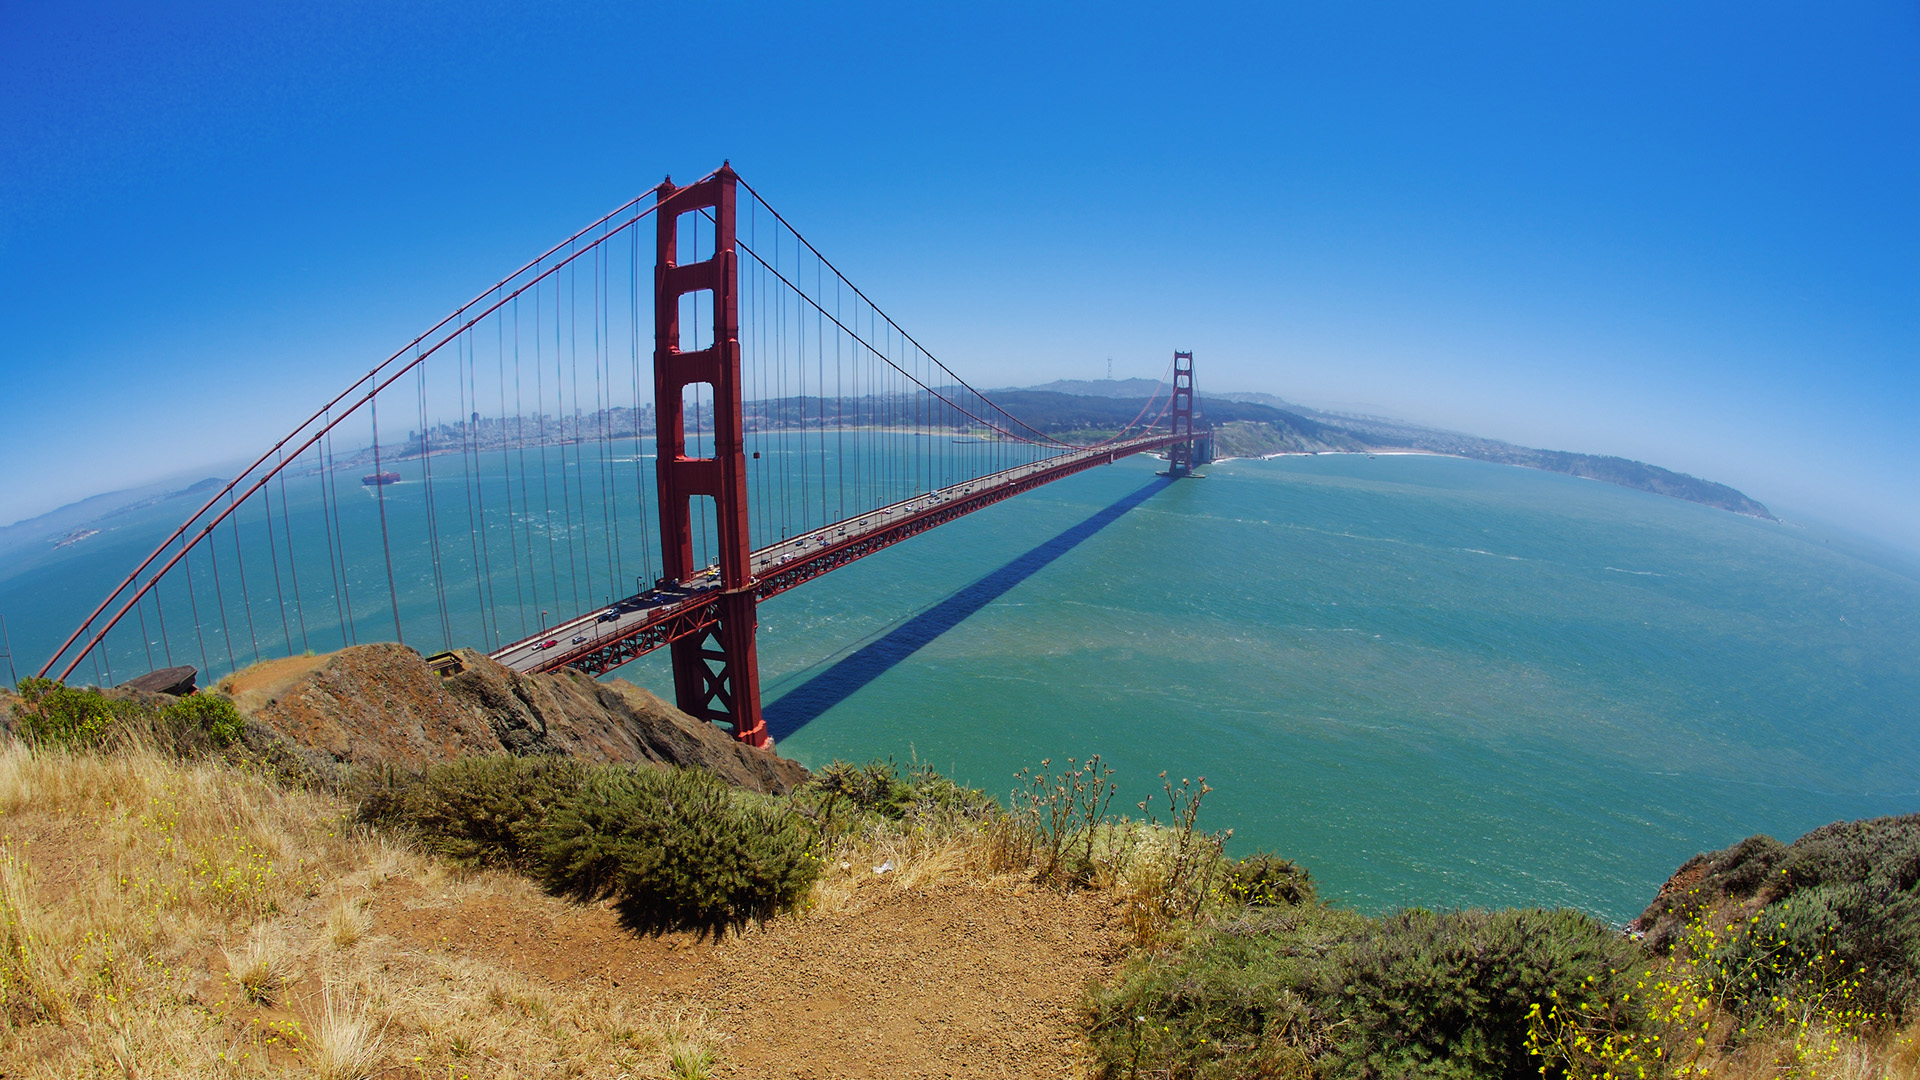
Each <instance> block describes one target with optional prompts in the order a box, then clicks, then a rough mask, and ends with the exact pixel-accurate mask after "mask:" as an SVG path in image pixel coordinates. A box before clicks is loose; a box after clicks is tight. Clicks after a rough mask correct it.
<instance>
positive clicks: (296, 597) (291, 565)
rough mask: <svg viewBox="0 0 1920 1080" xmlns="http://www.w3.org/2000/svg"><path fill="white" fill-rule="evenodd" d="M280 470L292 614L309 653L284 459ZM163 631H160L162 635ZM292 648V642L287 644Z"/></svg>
mask: <svg viewBox="0 0 1920 1080" xmlns="http://www.w3.org/2000/svg"><path fill="white" fill-rule="evenodd" d="M278 460H279V464H280V468H279V469H278V470H276V471H277V472H278V473H279V480H280V531H281V535H282V537H283V538H284V539H285V540H286V542H287V574H288V576H289V577H291V578H292V580H293V613H294V615H295V617H297V618H298V619H299V620H300V650H301V651H302V652H311V651H312V650H313V644H312V643H311V642H310V641H308V640H307V606H306V604H305V602H303V601H302V600H301V599H300V560H299V559H297V558H295V557H294V554H293V511H292V509H290V508H289V507H288V505H287V469H286V457H285V456H284V455H281V456H280V457H279V459H278ZM164 632H165V631H162V633H164ZM287 644H288V647H289V648H291V647H292V644H293V643H292V642H288V643H287Z"/></svg>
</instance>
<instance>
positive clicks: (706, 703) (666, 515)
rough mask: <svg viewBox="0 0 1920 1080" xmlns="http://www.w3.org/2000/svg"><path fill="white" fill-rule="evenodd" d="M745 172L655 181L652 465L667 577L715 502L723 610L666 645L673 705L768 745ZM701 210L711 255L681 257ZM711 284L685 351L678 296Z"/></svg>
mask: <svg viewBox="0 0 1920 1080" xmlns="http://www.w3.org/2000/svg"><path fill="white" fill-rule="evenodd" d="M737 183H738V177H737V176H736V175H735V174H734V171H733V170H732V168H730V167H727V166H724V165H723V166H721V168H720V171H719V172H717V173H715V174H714V175H713V176H712V177H710V178H708V179H706V180H702V181H700V182H699V183H697V184H693V185H690V186H688V187H683V188H676V187H674V186H673V181H672V180H667V181H665V182H663V183H662V184H661V185H660V186H659V187H658V188H657V189H655V197H656V198H657V200H658V205H659V209H658V210H656V211H655V213H654V221H655V222H656V223H657V226H658V229H659V247H658V252H657V260H656V262H655V264H654V308H653V310H654V353H653V389H654V398H653V401H654V416H655V418H656V421H657V429H656V438H657V443H656V453H657V460H656V470H657V475H658V476H659V492H660V540H661V549H662V551H663V553H664V560H665V563H664V567H663V568H664V569H665V571H666V576H667V578H668V579H669V580H672V581H685V580H686V579H688V578H690V577H692V576H693V575H694V574H695V573H696V572H697V571H698V570H699V569H700V568H699V567H696V566H694V565H693V513H694V507H693V499H694V497H695V496H705V497H707V498H711V499H712V500H713V502H714V517H715V521H716V525H717V532H718V534H719V535H718V539H719V542H720V595H719V598H718V599H717V601H715V606H716V607H717V609H718V610H717V614H718V616H719V617H718V619H716V620H714V621H712V622H710V623H707V624H706V625H705V626H703V627H702V628H701V629H700V630H699V631H698V632H696V633H694V634H690V635H688V636H686V637H682V638H679V639H677V640H675V641H674V642H673V644H672V645H671V646H670V647H671V649H672V655H673V687H674V698H675V703H676V704H678V705H679V706H680V709H681V711H683V712H686V713H689V714H691V715H693V716H697V717H700V718H702V719H706V720H713V721H718V722H720V723H724V724H727V725H729V726H730V727H732V728H733V733H734V737H735V738H738V739H739V740H740V741H742V742H745V743H749V744H751V745H753V746H765V745H767V743H768V742H769V740H768V738H767V726H766V721H765V720H764V719H763V718H762V717H761V715H760V667H759V660H758V657H757V654H756V650H755V648H754V631H755V628H756V627H757V625H758V616H757V614H756V612H755V597H754V587H753V562H752V545H751V543H750V542H749V539H748V534H747V466H746V453H745V440H744V427H745V425H744V422H743V420H742V417H741V407H740V390H741V387H740V304H739V293H740V289H739V286H740V263H739V256H738V253H737V252H736V251H735V249H734V197H735V189H736V185H737ZM701 211H705V212H706V213H707V216H709V217H710V218H711V219H712V221H713V226H714V228H713V237H714V245H713V249H714V250H713V257H712V258H710V259H706V260H703V261H701V262H696V263H689V264H687V265H685V266H682V265H680V262H679V225H680V217H681V215H683V214H693V213H699V212H701ZM699 292H709V293H711V294H712V298H713V344H711V345H710V346H708V347H707V348H704V349H697V350H694V351H692V352H682V351H681V350H680V298H681V297H682V296H685V295H687V294H689V293H699ZM700 383H705V384H707V385H708V386H710V387H712V390H713V456H712V457H709V458H695V457H688V456H687V429H686V422H687V417H686V409H685V405H684V391H685V389H686V387H688V386H690V385H696V384H700Z"/></svg>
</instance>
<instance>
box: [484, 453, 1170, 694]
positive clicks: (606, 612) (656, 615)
mask: <svg viewBox="0 0 1920 1080" xmlns="http://www.w3.org/2000/svg"><path fill="white" fill-rule="evenodd" d="M1160 441H1164V440H1163V439H1151V440H1149V439H1135V440H1129V441H1128V442H1126V443H1120V444H1115V445H1113V446H1102V447H1094V448H1089V449H1084V450H1072V451H1069V452H1067V453H1064V454H1056V455H1054V456H1052V457H1048V458H1042V459H1040V460H1039V461H1035V462H1031V463H1029V464H1026V465H1016V466H1014V467H1013V468H1011V469H1004V470H1002V471H1000V472H997V473H989V474H987V475H986V476H981V477H976V478H974V479H972V480H967V481H964V482H962V483H958V484H950V485H948V486H946V487H943V488H936V489H935V490H933V491H930V492H927V493H925V494H921V495H915V496H914V497H912V498H910V499H903V500H901V501H900V502H897V503H894V504H892V505H890V506H883V507H881V508H879V509H877V510H870V511H868V512H867V513H864V514H861V515H859V516H858V517H851V518H847V519H846V520H845V521H837V522H834V523H833V524H831V525H825V526H822V527H821V528H818V529H814V530H812V531H810V532H805V533H801V534H800V535H798V536H794V537H790V538H788V539H785V540H781V541H780V542H778V543H775V544H769V545H767V546H766V547H763V548H760V549H759V550H757V551H755V552H754V553H753V556H752V573H753V576H754V578H755V579H756V580H757V579H759V578H760V577H762V576H763V575H765V574H766V573H767V572H768V571H770V570H778V569H779V568H780V567H782V566H784V565H786V564H787V563H789V562H792V561H795V560H798V559H800V558H803V557H806V556H809V555H815V554H818V553H821V552H823V551H825V550H830V549H832V548H834V547H836V546H838V545H840V544H845V543H852V542H854V541H856V540H859V539H860V538H861V537H863V536H866V535H868V534H871V533H875V532H880V531H883V530H886V529H889V528H891V527H893V526H894V525H896V524H898V523H899V522H901V521H902V520H904V519H907V518H910V517H912V516H913V515H915V514H920V513H925V512H928V511H932V510H937V509H938V508H939V507H941V506H942V505H945V504H947V503H950V502H953V501H955V500H959V499H969V498H972V497H973V496H975V495H977V494H979V493H981V492H986V491H991V490H993V489H994V488H1001V487H1007V486H1010V485H1014V484H1017V483H1019V482H1020V481H1022V480H1025V479H1027V478H1029V477H1031V476H1033V475H1035V474H1037V473H1042V472H1049V471H1054V470H1060V469H1063V468H1067V467H1070V466H1072V465H1075V464H1079V463H1082V462H1085V461H1087V460H1089V459H1095V458H1110V457H1114V456H1118V455H1125V454H1130V453H1134V452H1137V449H1139V448H1140V446H1139V444H1142V443H1148V442H1160ZM719 592H720V568H719V567H718V566H709V567H707V568H706V569H704V570H702V571H701V572H700V573H698V574H696V575H694V576H693V577H691V578H688V579H686V580H684V581H678V582H667V583H665V584H664V585H662V586H660V587H656V588H653V589H649V590H647V591H645V592H641V593H636V594H635V595H633V596H629V597H627V598H626V599H624V600H620V601H618V602H616V603H614V604H612V605H611V606H609V607H604V608H596V609H595V610H593V611H589V612H587V613H586V614H584V615H581V616H579V617H577V618H574V619H569V620H567V621H565V622H561V623H556V624H554V625H553V626H551V627H548V628H546V629H545V630H542V631H541V632H540V633H538V634H535V635H533V636H531V637H527V638H522V639H521V640H519V641H516V642H513V643H512V644H510V645H506V646H503V647H501V648H499V649H497V650H495V651H494V652H493V653H492V654H491V655H492V657H493V659H494V660H496V661H498V662H500V663H501V664H504V665H505V666H507V667H509V668H511V669H513V670H514V671H518V672H522V673H528V672H535V671H550V670H552V669H553V668H555V667H558V666H563V665H564V664H565V663H566V662H567V660H568V659H570V658H572V657H573V656H574V655H576V654H581V655H584V654H591V653H593V652H595V651H597V650H598V649H600V648H601V647H602V646H604V645H606V644H609V643H611V642H614V641H617V640H619V639H621V638H624V637H627V636H629V635H632V634H635V633H638V632H640V631H642V630H643V629H645V628H646V627H648V626H650V625H652V624H654V623H658V622H663V621H666V620H669V619H672V618H674V617H675V616H678V615H683V614H691V613H693V612H695V611H697V610H698V609H699V608H701V607H702V606H704V605H707V604H709V603H711V602H712V601H713V600H715V599H716V598H717V597H718V596H719ZM556 654H560V655H556ZM556 661H558V663H556Z"/></svg>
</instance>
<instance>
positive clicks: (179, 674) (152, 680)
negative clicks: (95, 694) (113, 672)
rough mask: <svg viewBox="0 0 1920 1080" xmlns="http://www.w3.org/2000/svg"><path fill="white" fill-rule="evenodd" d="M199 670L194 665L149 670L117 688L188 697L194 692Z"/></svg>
mask: <svg viewBox="0 0 1920 1080" xmlns="http://www.w3.org/2000/svg"><path fill="white" fill-rule="evenodd" d="M199 674H200V673H199V672H198V671H196V670H194V669H193V668H192V667H189V666H186V665H181V666H180V667H166V668H161V669H159V670H158V671H149V672H147V673H146V674H145V675H142V676H140V677H139V678H137V679H128V680H127V681H126V682H123V683H121V684H120V685H119V686H118V687H115V689H123V690H140V691H144V692H146V693H149V694H172V695H173V696H174V697H186V696H187V695H188V694H191V693H193V690H194V685H193V681H194V679H195V678H197V677H198V676H199Z"/></svg>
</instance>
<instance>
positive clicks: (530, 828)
mask: <svg viewBox="0 0 1920 1080" xmlns="http://www.w3.org/2000/svg"><path fill="white" fill-rule="evenodd" d="M591 773H592V766H589V765H587V764H585V763H583V762H580V761H577V760H575V759H573V758H559V757H509V756H507V755H505V754H495V755H490V756H486V757H466V758H457V759H455V760H453V761H449V762H445V763H443V764H439V765H434V766H431V767H429V768H428V769H427V770H426V771H425V772H422V773H410V772H404V771H401V770H396V769H391V768H389V769H372V770H365V771H363V772H362V773H360V774H359V775H358V776H357V777H356V780H355V782H354V783H353V784H352V785H350V788H349V790H350V792H351V793H352V794H353V796H354V797H355V801H356V802H357V803H358V805H359V816H360V819H361V820H362V821H364V822H366V823H368V824H372V825H377V826H385V827H388V828H396V829H400V830H404V831H407V832H411V833H412V834H414V835H415V836H416V837H417V838H418V839H419V841H420V843H421V845H422V846H423V847H425V848H426V849H427V850H429V851H432V852H434V853H436V854H439V855H445V856H446V857H448V858H450V859H453V860H454V861H455V862H459V863H463V864H465V865H468V866H500V867H508V868H511V869H516V870H531V869H532V868H533V866H534V865H535V863H536V862H537V861H538V858H537V849H538V847H539V844H540V835H541V830H543V829H544V828H545V827H546V825H547V821H548V818H549V816H550V815H551V814H552V811H553V809H554V807H555V806H557V805H559V804H560V803H561V802H563V801H565V800H567V799H569V798H572V797H573V796H574V795H575V794H576V793H578V791H579V790H580V787H581V785H583V784H584V783H585V782H586V780H587V778H588V776H589V775H591Z"/></svg>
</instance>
